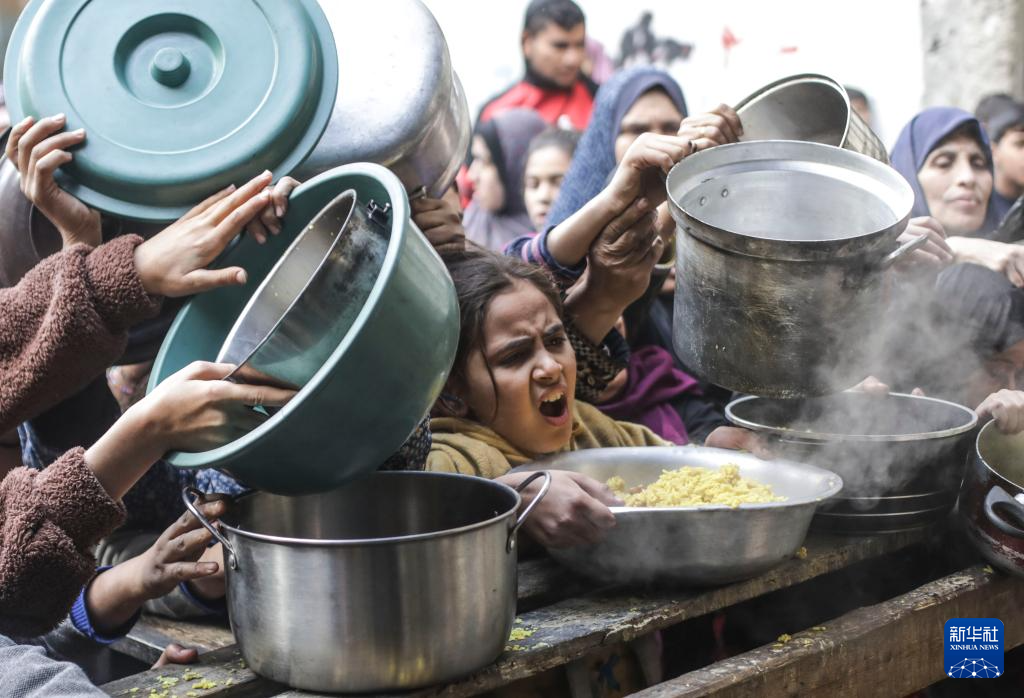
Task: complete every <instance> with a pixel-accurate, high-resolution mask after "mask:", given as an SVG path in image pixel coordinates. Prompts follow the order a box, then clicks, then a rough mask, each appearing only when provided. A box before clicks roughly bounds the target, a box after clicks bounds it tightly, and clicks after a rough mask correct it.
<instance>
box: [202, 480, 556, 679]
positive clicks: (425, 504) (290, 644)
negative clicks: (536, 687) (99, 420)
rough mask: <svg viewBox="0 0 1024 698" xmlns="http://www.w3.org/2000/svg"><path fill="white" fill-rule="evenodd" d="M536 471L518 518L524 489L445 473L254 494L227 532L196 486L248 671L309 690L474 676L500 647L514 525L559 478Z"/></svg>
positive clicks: (512, 601) (512, 570) (511, 598)
mask: <svg viewBox="0 0 1024 698" xmlns="http://www.w3.org/2000/svg"><path fill="white" fill-rule="evenodd" d="M538 477H543V478H545V483H544V485H543V487H542V488H541V491H540V493H539V494H538V495H537V497H535V498H534V500H533V502H531V504H530V505H529V506H528V507H527V508H526V510H525V511H523V513H522V514H520V515H519V517H518V518H516V512H517V510H518V509H519V505H520V502H521V499H520V497H519V494H518V492H517V491H516V490H514V489H512V488H511V487H508V486H506V485H503V484H502V483H500V482H496V481H492V480H486V479H482V478H476V477H469V476H465V475H450V474H446V473H424V472H378V473H374V474H373V475H370V476H368V477H366V478H363V479H361V480H357V481H354V482H352V483H351V484H349V485H346V486H345V487H343V488H341V489H338V490H335V491H333V492H328V493H326V494H318V495H310V496H304V497H285V496H278V495H271V494H266V493H254V494H249V495H245V496H243V497H241V498H239V499H238V500H236V501H235V503H234V504H233V505H232V507H231V509H230V512H229V514H228V515H227V516H225V517H224V521H223V522H222V523H221V524H220V526H219V529H220V530H218V528H215V527H213V526H212V525H210V523H209V522H208V521H206V520H205V519H204V518H203V516H202V514H201V513H200V512H199V511H198V510H197V509H196V507H195V505H194V504H193V502H192V499H191V497H190V494H191V495H192V496H197V495H198V492H197V491H195V490H186V491H185V492H184V493H183V498H184V499H185V503H186V505H187V506H188V508H189V510H190V511H191V512H192V513H193V515H195V516H197V517H198V518H199V519H200V521H202V522H203V525H205V526H206V527H207V528H208V529H209V530H210V531H211V532H212V533H213V534H214V536H216V538H217V539H218V540H219V541H220V542H221V544H222V545H223V546H224V555H225V560H226V563H227V565H226V566H227V570H226V572H227V598H228V610H229V613H230V618H231V629H232V631H233V632H234V634H235V638H236V640H237V641H238V644H239V646H240V647H241V650H242V656H243V657H244V658H245V661H246V662H247V663H248V665H249V666H250V667H251V668H252V669H253V671H255V672H257V673H258V674H260V675H262V676H265V677H267V678H269V679H272V680H274V681H279V682H281V683H286V684H288V685H289V686H293V687H295V688H302V689H307V690H312V691H331V692H347V693H355V692H370V691H374V692H376V691H398V690H407V689H412V688H418V687H422V686H427V685H431V684H436V683H441V682H445V681H450V680H453V679H456V678H458V677H460V676H463V675H466V674H469V673H471V672H473V671H475V670H477V669H480V668H482V667H484V666H486V665H487V664H489V663H490V662H492V661H494V660H495V659H496V658H497V656H498V655H499V654H500V653H501V652H502V650H503V649H504V647H505V643H506V642H507V641H508V637H509V633H510V631H511V629H512V624H513V621H514V620H515V611H516V533H517V531H518V530H519V528H520V526H522V524H523V521H524V520H525V519H526V517H527V516H528V515H529V513H530V510H531V509H532V508H533V507H534V506H535V505H536V503H537V502H539V501H540V499H541V498H542V497H543V496H544V494H546V492H547V488H548V486H549V484H550V476H548V475H547V474H546V473H541V474H538ZM531 480H532V479H531ZM529 482H530V481H527V482H524V483H523V485H522V486H521V487H520V488H519V489H520V490H521V489H522V488H523V487H525V486H526V485H527V484H529ZM221 531H223V533H222V532H221Z"/></svg>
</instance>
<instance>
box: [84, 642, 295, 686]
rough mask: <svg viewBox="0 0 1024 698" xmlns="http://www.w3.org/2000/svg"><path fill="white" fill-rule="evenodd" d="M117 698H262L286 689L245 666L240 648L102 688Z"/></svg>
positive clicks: (224, 650)
mask: <svg viewBox="0 0 1024 698" xmlns="http://www.w3.org/2000/svg"><path fill="white" fill-rule="evenodd" d="M102 688H103V690H104V691H106V692H107V694H108V695H111V696H117V697H118V698H149V697H150V695H151V694H155V695H156V696H159V697H160V698H183V697H185V696H186V694H188V693H189V692H192V693H193V694H195V695H196V696H201V697H202V698H209V697H214V696H215V697H216V698H263V697H265V696H274V695H277V694H279V693H281V692H282V691H283V690H285V687H283V686H281V685H280V684H276V683H273V682H271V681H267V680H266V679H264V678H262V677H260V676H257V675H256V674H254V673H253V672H252V670H251V669H249V668H248V667H246V665H245V661H244V660H243V659H242V654H241V652H240V651H239V649H238V647H236V646H231V647H225V648H223V649H219V650H214V651H213V652H209V653H207V654H205V655H202V656H201V657H200V658H199V661H198V663H196V664H189V665H186V666H182V665H171V666H166V667H161V668H160V669H150V670H149V671H144V672H142V673H140V674H135V675H133V676H128V677H126V678H123V679H120V680H118V681H113V682H111V683H108V684H105V685H104V686H102Z"/></svg>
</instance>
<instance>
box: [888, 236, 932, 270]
mask: <svg viewBox="0 0 1024 698" xmlns="http://www.w3.org/2000/svg"><path fill="white" fill-rule="evenodd" d="M926 242H928V236H927V235H918V236H917V237H915V238H910V239H909V240H907V241H906V242H905V243H903V244H902V245H900V246H899V247H897V248H896V250H895V251H894V252H891V253H889V254H888V255H886V256H885V257H884V258H883V259H882V261H881V262H879V263H878V266H879V268H881V269H888V268H889V267H891V266H892V265H893V264H895V263H896V262H898V261H900V259H902V258H903V257H906V256H907V255H908V254H910V253H911V252H913V251H914V250H916V249H917V248H918V247H921V246H922V245H923V244H925V243H926Z"/></svg>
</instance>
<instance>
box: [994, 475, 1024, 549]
mask: <svg viewBox="0 0 1024 698" xmlns="http://www.w3.org/2000/svg"><path fill="white" fill-rule="evenodd" d="M996 506H999V508H1000V509H1001V510H1002V511H1003V512H1004V513H1005V514H1007V515H1008V516H1009V517H1010V518H1011V519H1014V523H1010V522H1008V521H1005V520H1004V519H1003V517H1002V516H1000V515H999V513H998V512H997V511H996ZM985 518H987V519H988V520H989V522H990V523H991V524H992V525H993V526H995V527H996V528H998V529H999V530H1000V531H1002V532H1003V533H1005V534H1007V535H1010V536H1013V537H1014V538H1024V528H1022V526H1024V504H1021V503H1020V502H1018V501H1017V500H1016V499H1014V498H1013V497H1011V496H1010V495H1009V494H1007V493H1006V490H1004V489H1003V488H1002V487H1000V486H999V485H993V486H992V489H991V490H989V492H988V495H987V496H986V497H985Z"/></svg>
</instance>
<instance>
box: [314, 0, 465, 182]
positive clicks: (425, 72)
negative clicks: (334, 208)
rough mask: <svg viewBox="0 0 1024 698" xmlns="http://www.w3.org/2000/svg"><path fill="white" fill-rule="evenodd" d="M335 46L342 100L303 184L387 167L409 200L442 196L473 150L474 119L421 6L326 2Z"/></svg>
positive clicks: (403, 1) (411, 0) (406, 0)
mask: <svg viewBox="0 0 1024 698" xmlns="http://www.w3.org/2000/svg"><path fill="white" fill-rule="evenodd" d="M320 7H321V9H323V11H324V14H326V15H327V21H328V23H329V24H330V27H331V32H332V33H333V34H334V43H335V44H336V45H337V47H338V98H337V100H336V101H335V102H334V111H333V113H332V114H331V119H330V121H329V122H328V123H327V129H326V130H325V131H324V134H323V136H321V137H320V141H319V142H318V143H317V145H316V147H315V148H314V149H313V152H312V154H310V156H309V157H308V158H306V160H305V161H304V162H303V163H302V164H301V165H299V167H298V169H297V170H296V171H295V177H297V178H298V179H300V180H303V179H306V178H308V177H311V176H313V175H317V174H320V173H321V172H324V171H325V170H329V169H331V168H332V167H337V166H338V165H343V164H346V163H349V162H375V163H377V164H379V165H384V166H385V167H387V168H388V169H390V170H391V171H392V172H394V173H395V174H396V175H398V178H399V179H400V180H402V183H403V184H404V185H405V187H406V191H408V192H409V193H410V195H415V194H416V193H418V192H425V193H426V194H428V195H429V196H432V197H439V196H440V195H441V194H443V193H444V191H445V190H446V189H447V188H448V187H449V186H451V183H452V182H453V181H454V180H455V175H456V173H457V172H458V170H459V166H460V165H461V164H462V162H463V161H464V160H465V157H466V153H467V152H468V151H469V139H470V136H471V135H472V120H471V118H470V115H469V106H468V105H467V103H466V96H465V94H464V93H463V90H462V83H461V82H459V76H458V75H456V74H455V70H454V69H453V67H452V63H451V57H450V56H449V53H448V44H447V42H446V41H445V38H444V33H443V32H442V31H441V27H440V26H438V24H437V20H435V19H434V16H433V15H432V14H431V13H430V10H429V9H427V6H426V5H424V4H423V3H422V2H420V0H379V1H378V2H367V3H360V2H343V1H342V0H320Z"/></svg>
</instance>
